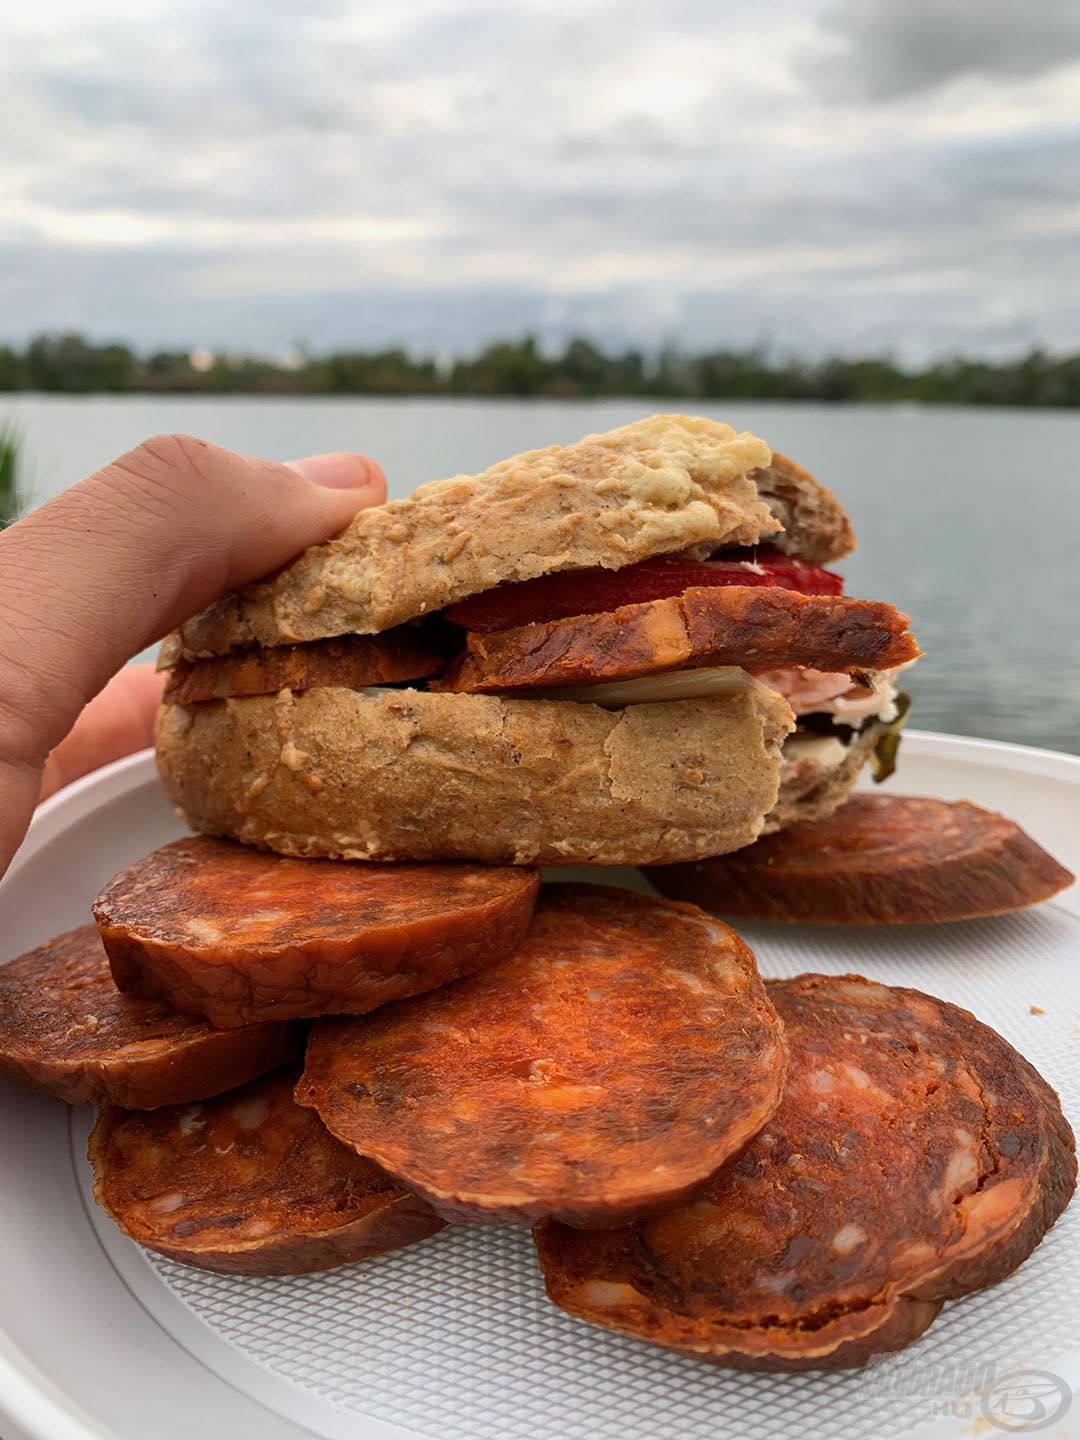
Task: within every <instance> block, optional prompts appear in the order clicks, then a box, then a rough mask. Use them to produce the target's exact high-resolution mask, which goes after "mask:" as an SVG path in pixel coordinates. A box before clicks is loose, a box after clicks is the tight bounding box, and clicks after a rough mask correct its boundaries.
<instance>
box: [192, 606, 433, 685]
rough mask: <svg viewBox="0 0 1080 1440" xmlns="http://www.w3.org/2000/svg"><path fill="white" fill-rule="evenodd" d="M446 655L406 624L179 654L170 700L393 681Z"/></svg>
mask: <svg viewBox="0 0 1080 1440" xmlns="http://www.w3.org/2000/svg"><path fill="white" fill-rule="evenodd" d="M443 663H444V662H443V661H442V660H441V659H440V658H439V657H438V656H437V655H436V654H435V653H434V652H433V651H432V650H431V649H430V648H429V647H428V646H427V645H426V644H424V643H423V642H422V641H421V639H420V638H419V636H418V635H417V633H416V632H415V631H414V630H412V629H410V627H409V626H407V625H402V626H401V627H400V628H398V629H397V630H391V631H389V632H388V633H387V634H385V635H344V636H340V637H339V638H338V639H336V640H313V641H311V642H310V643H308V644H305V645H278V646H274V647H272V648H264V647H261V646H252V647H251V648H250V649H248V650H238V651H234V652H233V653H232V654H231V655H224V656H221V657H220V658H218V659H210V660H178V661H177V662H176V664H175V665H174V666H173V667H172V669H171V670H170V671H169V675H168V679H167V680H166V682H165V696H164V698H165V700H166V701H168V702H171V703H174V704H177V705H195V704H199V703H200V702H202V701H205V700H225V699H227V698H229V697H230V696H234V695H276V694H277V692H278V691H279V690H310V689H312V688H313V687H314V686H316V685H349V686H361V685H392V684H397V683H399V682H400V681H402V680H420V679H422V678H424V677H425V676H428V675H437V674H438V673H439V671H440V670H441V669H442V667H443Z"/></svg>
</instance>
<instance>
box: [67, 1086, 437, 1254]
mask: <svg viewBox="0 0 1080 1440" xmlns="http://www.w3.org/2000/svg"><path fill="white" fill-rule="evenodd" d="M295 1083H296V1071H295V1070H293V1069H288V1070H284V1071H282V1070H278V1071H275V1072H274V1073H273V1074H272V1075H266V1076H263V1077H262V1078H260V1079H258V1080H253V1081H252V1082H251V1083H250V1084H248V1085H245V1086H243V1087H242V1088H241V1089H239V1090H232V1091H230V1092H229V1093H228V1094H227V1095H219V1096H217V1097H216V1098H215V1099H213V1100H208V1101H204V1102H202V1103H201V1104H195V1105H173V1106H170V1107H169V1108H168V1109H165V1110H154V1111H151V1112H135V1111H130V1110H121V1109H118V1108H117V1107H115V1106H106V1108H105V1109H104V1110H102V1112H101V1114H100V1116H99V1117H98V1122H97V1125H96V1126H95V1128H94V1131H93V1134H92V1135H91V1136H90V1148H89V1154H90V1160H91V1162H92V1164H93V1167H94V1198H95V1199H96V1200H97V1202H98V1204H99V1205H101V1206H102V1207H103V1208H104V1209H105V1210H107V1211H108V1213H109V1215H110V1216H111V1217H112V1219H113V1220H115V1221H116V1223H117V1225H119V1227H120V1229H121V1230H123V1232H124V1233H125V1235H129V1236H130V1237H131V1239H132V1240H136V1241H138V1243H139V1244H140V1245H145V1246H146V1248H147V1249H149V1250H156V1251H157V1252H158V1253H159V1254H161V1255H167V1256H168V1257H169V1259H171V1260H179V1261H180V1262H181V1263H182V1264H185V1265H195V1266H198V1267H199V1268H200V1269H202V1270H217V1271H219V1272H220V1273H222V1274H235V1275H301V1274H306V1273H307V1272H309V1271H313V1270H329V1269H331V1268H332V1267H333V1266H335V1265H347V1264H349V1262H350V1261H353V1260H360V1259H362V1258H364V1257H365V1256H367V1255H378V1254H380V1253H381V1252H382V1251H384V1250H397V1249H400V1248H401V1247H402V1246H404V1245H411V1244H412V1243H413V1242H414V1241H416V1240H423V1239H424V1238H425V1237H426V1236H428V1235H434V1234H435V1232H436V1231H437V1230H441V1229H442V1228H443V1226H442V1221H441V1220H440V1219H439V1218H438V1216H436V1215H435V1214H434V1212H433V1211H432V1210H430V1209H429V1208H428V1207H427V1206H426V1205H425V1204H424V1203H423V1201H422V1200H418V1199H417V1198H416V1196H415V1195H410V1194H408V1193H407V1192H406V1191H403V1190H401V1189H400V1188H399V1187H398V1186H397V1185H395V1184H394V1182H393V1181H392V1180H390V1179H389V1178H388V1177H387V1176H385V1175H383V1174H381V1173H380V1172H379V1171H378V1170H377V1169H376V1168H375V1166H374V1165H371V1164H369V1163H368V1162H367V1161H366V1160H362V1159H361V1158H360V1156H358V1155H356V1154H354V1152H353V1151H352V1150H349V1149H347V1148H346V1147H345V1146H344V1145H339V1144H338V1142H337V1141H336V1140H335V1139H334V1138H333V1136H332V1135H330V1134H329V1133H328V1131H327V1130H326V1129H325V1127H324V1126H323V1125H322V1124H321V1123H320V1122H319V1119H318V1116H316V1115H315V1114H313V1112H312V1111H310V1110H305V1109H302V1108H301V1107H300V1106H299V1105H297V1104H295V1103H294V1101H293V1098H292V1092H293V1086H294V1084H295Z"/></svg>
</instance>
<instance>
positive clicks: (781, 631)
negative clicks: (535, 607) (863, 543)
mask: <svg viewBox="0 0 1080 1440" xmlns="http://www.w3.org/2000/svg"><path fill="white" fill-rule="evenodd" d="M920 653H921V652H920V650H919V647H918V645H917V644H916V642H915V637H914V636H913V635H912V634H911V632H910V630H909V629H908V617H907V616H906V615H903V614H901V612H900V611H899V610H897V609H896V608H895V607H894V606H892V605H889V604H887V603H886V602H884V601H878V600H853V599H851V598H850V597H848V596H845V595H801V594H799V593H798V592H797V591H794V590H785V589H782V588H781V587H779V586H775V585H774V586H766V587H758V586H750V585H731V586H725V587H721V588H719V589H713V588H703V587H698V588H696V589H689V590H686V591H684V592H683V594H682V595H678V596H671V597H669V598H668V599H665V600H651V601H645V602H643V603H640V604H635V605H623V606H622V607H620V608H619V609H617V610H610V611H604V612H603V613H600V614H596V615H578V616H575V617H573V618H570V619H561V620H551V621H546V622H543V623H540V624H535V625H521V626H519V627H518V628H517V629H514V630H503V631H499V632H497V633H495V634H491V635H488V634H476V633H471V632H470V633H469V635H468V636H467V637H466V644H465V649H464V650H463V651H462V653H461V655H459V656H458V658H457V659H456V660H455V661H454V662H453V663H452V664H451V665H450V666H449V668H448V669H447V671H446V673H445V674H444V675H443V676H442V678H441V679H439V680H436V681H433V682H432V684H431V686H430V687H429V688H430V689H432V690H448V691H455V692H457V691H470V692H472V691H475V692H481V693H484V692H491V691H502V690H517V689H530V688H532V689H535V688H537V687H545V688H550V687H552V686H567V685H585V684H589V683H590V682H595V681H600V680H628V679H632V678H633V677H634V676H638V675H653V674H657V673H659V672H660V671H663V670H683V669H688V668H691V667H694V668H697V667H701V666H709V665H741V666H742V667H744V668H745V669H773V668H777V667H787V666H791V665H805V666H810V667H811V668H813V669H817V670H827V671H855V670H884V669H889V668H891V667H892V666H895V665H904V664H906V663H907V662H908V661H909V660H914V659H916V658H917V657H918V655H919V654H920Z"/></svg>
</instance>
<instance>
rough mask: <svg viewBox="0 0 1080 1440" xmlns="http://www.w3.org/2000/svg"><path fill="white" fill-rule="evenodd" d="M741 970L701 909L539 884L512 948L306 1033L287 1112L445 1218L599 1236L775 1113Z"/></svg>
mask: <svg viewBox="0 0 1080 1440" xmlns="http://www.w3.org/2000/svg"><path fill="white" fill-rule="evenodd" d="M784 1061H785V1054H784V1041H783V1034H782V1032H781V1030H780V1026H779V1023H778V1021H777V1019H776V1015H775V1013H774V1011H773V1008H772V1006H771V1005H770V1004H769V1002H768V1001H767V1000H766V998H765V992H764V989H763V988H762V985H761V981H760V979H759V978H758V973H757V967H756V965H755V963H754V957H753V955H752V954H751V953H750V951H749V950H748V949H747V947H746V946H745V945H744V944H743V942H742V941H741V940H740V939H739V937H738V936H737V935H736V934H735V932H734V931H733V930H730V929H728V927H727V926H726V925H721V924H719V922H716V921H710V920H709V919H708V918H707V917H706V916H705V915H703V914H702V912H701V911H700V910H697V909H694V908H693V907H691V906H686V905H675V906H673V905H669V904H664V903H663V902H658V901H655V900H650V899H647V898H646V897H645V896H642V895H635V894H632V893H630V892H628V891H624V890H614V889H608V888H606V887H601V886H578V885H563V884H560V885H550V886H548V887H547V889H546V890H545V892H544V894H543V896H542V897H541V900H540V903H539V904H538V906H537V909H536V914H535V917H534V919H533V923H532V925H531V926H530V928H529V932H528V934H527V935H526V937H525V940H524V941H523V943H522V945H521V946H520V948H519V949H518V950H517V952H516V953H515V954H514V955H513V956H512V957H511V958H510V959H508V960H505V961H503V962H502V963H501V964H500V965H496V966H493V967H491V968H489V969H488V970H486V971H485V972H484V973H483V974H479V975H474V976H472V977H471V978H470V979H468V980H463V981H461V982H460V983H458V984H456V985H452V986H447V987H445V988H444V989H442V990H441V991H439V992H437V993H433V994H431V995H429V996H426V997H425V998H424V999H422V1000H413V1001H409V1002H408V1003H406V1004H403V1005H394V1006H391V1007H389V1008H387V1009H385V1010H383V1011H381V1012H380V1013H379V1014H378V1015H373V1016H370V1017H367V1018H365V1019H363V1020H353V1021H320V1022H319V1023H318V1024H317V1025H316V1026H315V1027H314V1029H313V1031H312V1035H311V1040H310V1042H309V1044H308V1051H307V1059H306V1062H305V1066H304V1073H303V1076H302V1077H301V1080H300V1083H299V1085H298V1086H297V1091H296V1098H297V1100H298V1101H299V1102H300V1103H301V1104H303V1105H311V1106H314V1108H315V1109H316V1110H317V1111H318V1113H319V1115H320V1117H321V1118H322V1120H323V1121H324V1123H325V1124H326V1125H327V1126H328V1127H329V1129H330V1130H331V1132H332V1133H333V1134H334V1135H336V1136H337V1137H338V1139H339V1140H341V1141H343V1142H344V1143H345V1144H347V1145H351V1146H352V1147H353V1148H354V1149H356V1150H357V1151H358V1152H359V1153H360V1154H362V1155H366V1156H368V1157H369V1158H370V1159H372V1160H374V1161H375V1162H376V1163H377V1164H378V1165H379V1166H380V1167H381V1168H382V1169H383V1170H385V1171H387V1172H388V1173H389V1174H392V1175H394V1176H396V1177H397V1178H398V1179H399V1180H400V1181H401V1182H402V1183H403V1184H405V1185H407V1186H408V1187H409V1189H411V1190H414V1191H416V1192H417V1193H418V1194H419V1195H421V1196H422V1197H423V1198H424V1199H425V1200H427V1201H428V1203H429V1204H431V1205H432V1206H433V1207H434V1208H435V1210H437V1211H438V1213H439V1214H440V1215H442V1216H443V1218H444V1219H446V1220H451V1221H455V1222H458V1223H461V1222H468V1221H485V1220H486V1221H490V1220H517V1221H526V1222H532V1221H534V1220H536V1219H538V1218H540V1217H542V1216H556V1217H558V1218H559V1219H561V1220H563V1221H565V1222H566V1223H568V1224H571V1225H580V1226H586V1227H597V1226H600V1227H604V1226H609V1225H618V1224H622V1223H624V1222H625V1221H626V1220H629V1219H634V1218H639V1217H641V1216H644V1215H651V1214H656V1213H657V1212H658V1211H660V1210H663V1209H665V1208H667V1207H668V1206H670V1205H672V1204H674V1203H675V1202H676V1201H678V1200H681V1199H683V1198H685V1197H686V1196H687V1195H689V1194H691V1193H693V1192H695V1191H696V1190H698V1189H699V1188H700V1186H701V1185H702V1184H703V1183H704V1182H705V1180H706V1179H707V1178H708V1177H709V1176H710V1175H711V1174H712V1173H713V1172H714V1171H715V1170H716V1169H717V1168H718V1167H719V1166H720V1165H722V1164H723V1163H724V1161H726V1160H728V1159H730V1157H731V1156H732V1155H734V1154H737V1153H738V1152H739V1151H740V1150H741V1149H742V1148H743V1147H744V1146H745V1145H746V1144H747V1142H748V1141H749V1140H750V1139H751V1137H752V1136H753V1135H755V1134H757V1132H758V1130H760V1128H761V1126H762V1125H763V1124H764V1123H765V1121H766V1120H767V1119H768V1118H769V1116H770V1115H772V1113H773V1112H774V1110H775V1109H776V1107H777V1105H778V1104H779V1103H780V1092H781V1088H782V1085H783V1072H784Z"/></svg>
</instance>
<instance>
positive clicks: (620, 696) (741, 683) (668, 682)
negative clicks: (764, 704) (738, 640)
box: [528, 665, 776, 710]
mask: <svg viewBox="0 0 1080 1440" xmlns="http://www.w3.org/2000/svg"><path fill="white" fill-rule="evenodd" d="M753 689H758V690H762V691H766V690H767V689H768V687H767V686H765V685H762V683H761V681H760V680H756V679H755V678H754V676H753V675H748V674H747V672H746V671H745V670H741V669H740V668H739V667H738V665H715V666H711V667H708V668H703V669H701V670H667V671H665V672H664V673H663V674H661V675H640V676H638V678H637V679H636V680H613V681H604V682H603V683H601V684H598V685H567V686H564V687H561V688H555V689H552V690H530V691H529V692H528V697H529V699H531V700H576V701H578V702H579V703H580V704H582V705H601V706H603V708H604V709H605V710H621V709H622V708H623V706H624V705H651V704H655V703H656V702H658V701H663V700H712V699H716V698H718V697H719V696H722V695H735V694H738V693H739V692H740V691H744V690H753ZM769 693H770V694H773V695H775V693H776V692H775V691H770V692H769Z"/></svg>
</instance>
